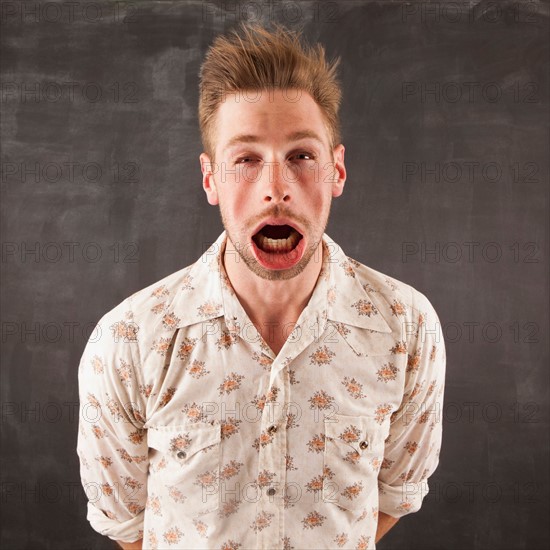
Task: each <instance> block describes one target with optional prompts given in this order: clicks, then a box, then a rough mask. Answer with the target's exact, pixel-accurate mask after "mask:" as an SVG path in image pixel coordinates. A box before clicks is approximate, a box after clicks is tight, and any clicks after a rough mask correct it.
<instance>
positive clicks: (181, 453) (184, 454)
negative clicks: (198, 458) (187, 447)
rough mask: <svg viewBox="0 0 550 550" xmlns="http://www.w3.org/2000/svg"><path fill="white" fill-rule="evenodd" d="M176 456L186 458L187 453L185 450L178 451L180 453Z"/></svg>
mask: <svg viewBox="0 0 550 550" xmlns="http://www.w3.org/2000/svg"><path fill="white" fill-rule="evenodd" d="M176 456H177V457H178V458H185V457H186V456H187V453H186V452H185V451H178V454H177V455H176Z"/></svg>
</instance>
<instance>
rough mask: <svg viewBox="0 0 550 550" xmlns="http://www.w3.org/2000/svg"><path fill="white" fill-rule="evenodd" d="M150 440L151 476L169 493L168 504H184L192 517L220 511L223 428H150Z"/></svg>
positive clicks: (193, 426)
mask: <svg viewBox="0 0 550 550" xmlns="http://www.w3.org/2000/svg"><path fill="white" fill-rule="evenodd" d="M147 440H148V444H149V448H150V449H151V451H150V458H149V473H150V476H151V477H152V478H154V479H156V480H157V482H158V483H161V484H162V485H163V488H165V489H166V490H167V491H168V496H169V498H168V502H167V504H170V505H171V504H173V503H176V504H180V505H182V506H183V507H182V508H180V509H181V510H182V511H186V512H187V513H189V514H190V515H201V514H205V513H208V512H212V511H214V510H217V509H218V508H219V504H220V496H219V495H220V486H219V484H220V458H221V456H220V455H221V451H220V442H221V428H220V425H219V424H200V423H188V424H182V425H178V426H156V427H149V429H148V431H147ZM153 491H154V489H153Z"/></svg>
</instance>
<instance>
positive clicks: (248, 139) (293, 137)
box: [225, 130, 323, 150]
mask: <svg viewBox="0 0 550 550" xmlns="http://www.w3.org/2000/svg"><path fill="white" fill-rule="evenodd" d="M308 138H309V139H314V140H315V141H318V142H319V143H320V144H321V145H323V140H322V139H321V138H320V137H319V136H318V135H317V134H316V133H315V132H313V131H311V130H297V131H296V132H292V133H291V134H288V135H287V136H286V139H287V141H299V140H301V139H308ZM260 141H261V138H260V137H259V136H255V135H253V134H238V135H236V136H233V137H232V138H231V139H230V140H229V141H228V143H227V145H226V147H225V148H226V150H227V149H229V148H230V147H233V146H234V145H237V144H240V143H258V142H260Z"/></svg>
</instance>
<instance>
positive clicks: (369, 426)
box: [324, 414, 389, 452]
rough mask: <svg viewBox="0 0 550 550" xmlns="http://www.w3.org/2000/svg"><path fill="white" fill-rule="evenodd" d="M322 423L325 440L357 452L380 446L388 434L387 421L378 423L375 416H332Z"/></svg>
mask: <svg viewBox="0 0 550 550" xmlns="http://www.w3.org/2000/svg"><path fill="white" fill-rule="evenodd" d="M324 423H325V437H326V438H328V439H330V440H332V441H334V442H336V443H340V444H343V445H348V446H350V447H352V448H353V449H354V450H356V451H357V452H361V451H363V450H366V449H369V448H372V447H373V446H378V445H380V444H381V443H383V442H384V440H385V439H386V437H387V436H388V433H389V419H385V420H384V421H383V422H382V423H380V422H379V421H378V420H377V418H376V417H375V416H365V415H361V416H349V415H343V414H333V415H331V416H330V417H325V422H324Z"/></svg>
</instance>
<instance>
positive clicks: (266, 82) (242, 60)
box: [199, 23, 342, 161]
mask: <svg viewBox="0 0 550 550" xmlns="http://www.w3.org/2000/svg"><path fill="white" fill-rule="evenodd" d="M274 27H275V30H274V31H273V32H271V31H269V30H267V29H265V28H264V27H262V26H261V25H259V24H257V23H255V24H247V23H242V24H241V27H240V32H239V29H233V30H232V31H231V32H230V33H229V34H228V35H222V36H218V37H216V39H215V40H214V42H213V44H212V45H211V46H210V48H209V50H208V52H207V53H206V57H205V60H204V62H203V64H202V66H201V69H200V85H199V90H200V96H199V126H200V131H201V139H202V144H203V147H204V151H205V152H206V153H207V154H208V155H209V156H210V159H211V160H212V161H214V152H215V148H216V147H215V139H216V136H215V118H216V112H217V110H218V107H219V106H220V104H221V103H222V102H223V101H224V97H225V95H226V94H231V93H236V92H242V91H244V90H246V91H247V92H248V91H263V90H271V89H290V88H292V89H297V90H301V91H305V92H307V93H309V94H310V95H311V97H312V98H313V99H314V100H315V101H316V103H317V104H318V105H319V107H320V109H321V112H322V113H323V116H324V119H325V125H326V127H327V130H328V134H329V137H330V142H331V143H330V146H331V148H332V147H335V146H336V145H338V144H339V143H340V141H341V136H340V119H339V116H338V109H339V107H340V101H341V98H342V92H341V88H340V83H339V82H338V80H337V77H336V68H337V67H338V64H339V63H340V58H339V57H338V58H336V59H335V60H333V61H332V62H330V63H329V62H327V61H326V59H325V50H324V48H323V46H322V45H321V44H319V43H317V44H316V46H315V47H308V46H303V45H302V43H301V42H300V35H299V34H298V33H296V32H295V31H290V30H288V29H286V28H284V27H282V26H281V25H278V24H276V25H274Z"/></svg>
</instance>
